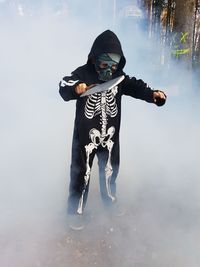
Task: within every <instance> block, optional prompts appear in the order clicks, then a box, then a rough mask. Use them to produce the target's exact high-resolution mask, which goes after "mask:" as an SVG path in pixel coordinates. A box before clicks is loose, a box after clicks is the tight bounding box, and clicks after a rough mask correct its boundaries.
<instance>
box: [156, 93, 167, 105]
mask: <svg viewBox="0 0 200 267" xmlns="http://www.w3.org/2000/svg"><path fill="white" fill-rule="evenodd" d="M166 98H167V96H166V95H165V93H164V92H162V91H159V90H156V91H154V92H153V100H154V103H155V104H156V105H157V106H162V105H164V104H165V102H166Z"/></svg>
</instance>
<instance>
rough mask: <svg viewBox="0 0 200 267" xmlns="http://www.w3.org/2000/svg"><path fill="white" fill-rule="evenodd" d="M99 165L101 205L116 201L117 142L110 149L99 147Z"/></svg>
mask: <svg viewBox="0 0 200 267" xmlns="http://www.w3.org/2000/svg"><path fill="white" fill-rule="evenodd" d="M97 157H98V165H99V183H100V192H101V197H102V200H103V203H104V204H105V205H108V204H111V203H113V202H115V201H116V178H117V175H118V171H119V142H117V143H113V145H112V149H110V148H109V147H108V149H107V148H102V147H99V148H98V150H97Z"/></svg>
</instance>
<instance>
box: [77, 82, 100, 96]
mask: <svg viewBox="0 0 200 267" xmlns="http://www.w3.org/2000/svg"><path fill="white" fill-rule="evenodd" d="M95 85H96V84H92V85H90V86H87V84H85V83H79V84H78V85H77V86H76V87H75V91H76V93H77V94H79V95H81V94H83V93H85V92H86V91H87V90H89V89H90V88H92V87H93V86H95Z"/></svg>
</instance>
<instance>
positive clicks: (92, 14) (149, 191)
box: [0, 0, 200, 267]
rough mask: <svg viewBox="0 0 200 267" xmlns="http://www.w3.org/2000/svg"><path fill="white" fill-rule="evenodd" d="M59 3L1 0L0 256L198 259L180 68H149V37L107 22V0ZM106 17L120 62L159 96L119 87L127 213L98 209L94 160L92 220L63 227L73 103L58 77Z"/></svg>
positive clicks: (194, 140)
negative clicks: (75, 228)
mask: <svg viewBox="0 0 200 267" xmlns="http://www.w3.org/2000/svg"><path fill="white" fill-rule="evenodd" d="M106 2H107V3H106ZM13 3H14V4H13ZM58 3H60V5H57V6H54V4H53V3H51V2H50V1H45V3H44V4H42V5H40V4H37V5H35V6H34V5H33V3H31V2H30V3H29V2H28V1H24V2H21V9H19V3H18V2H17V1H16V2H15V1H14V2H12V1H0V10H1V11H2V12H0V23H1V25H2V27H1V28H0V36H1V42H0V58H1V64H0V73H1V75H0V81H1V93H0V94H1V98H0V99H1V100H0V101H1V104H0V114H1V115H0V116H1V154H0V159H1V163H2V164H1V170H0V177H1V180H0V211H1V217H0V229H1V230H0V249H1V258H0V263H1V266H5V267H10V266H13V265H15V266H16V267H18V266H20V267H23V266H24V267H25V266H26V267H27V266H28V267H29V266H36V267H38V266H59V267H61V266H95V265H96V266H111V265H113V266H137V267H141V266H142V267H145V266H148V267H150V266H154V267H156V266H159V267H160V266H176V267H179V266H181V267H186V266H191V267H196V266H199V264H200V257H199V240H200V238H199V237H200V236H199V223H200V216H199V209H200V197H199V186H200V183H199V180H198V179H199V175H200V171H199V163H198V161H199V158H200V157H199V156H200V155H199V149H200V143H199V135H200V127H199V115H198V114H199V112H200V107H199V95H198V94H197V88H195V87H194V86H193V83H192V82H191V76H190V75H189V72H188V71H187V70H186V69H184V68H181V67H180V66H176V65H174V66H173V67H171V69H168V68H166V67H163V68H158V67H157V64H156V63H157V54H158V53H157V52H158V49H159V48H158V47H156V46H155V44H154V43H152V42H150V41H149V40H148V39H147V37H146V36H145V35H144V34H143V33H142V31H140V27H139V26H134V27H133V28H132V25H133V24H134V25H135V22H134V23H133V21H132V20H130V21H128V20H127V21H126V24H125V25H126V27H125V28H124V26H123V27H122V26H121V25H122V23H123V21H122V18H121V20H120V21H115V20H114V19H115V17H114V15H113V6H112V4H111V3H110V4H108V1H98V5H97V7H96V8H94V3H93V1H89V0H87V1H84V2H83V1H76V2H75V3H74V2H73V1H66V2H65V1H60V2H58ZM19 10H21V11H19ZM115 23H116V24H115ZM107 28H110V29H111V30H114V31H115V32H116V33H117V35H118V36H119V38H120V40H121V42H122V47H123V48H124V52H125V56H126V58H127V65H126V68H125V71H126V72H127V73H128V74H130V76H136V77H137V78H142V79H144V80H145V82H147V83H148V84H149V85H151V86H152V87H154V88H155V89H163V90H164V91H165V92H166V93H167V95H168V100H167V104H166V105H165V106H164V107H161V108H158V107H156V106H154V105H151V104H148V103H145V102H143V101H140V100H136V99H132V98H130V97H129V98H128V97H124V98H123V102H122V125H121V133H120V140H121V141H120V142H121V166H120V173H119V177H118V182H117V191H118V197H119V200H120V202H121V203H122V204H123V205H124V206H125V208H126V209H127V215H126V216H123V217H119V218H116V219H113V218H110V216H109V214H106V213H105V211H104V210H103V209H102V207H101V202H100V194H99V188H98V187H99V186H98V175H97V173H98V170H97V164H96V162H94V168H93V170H92V177H91V178H92V179H91V188H90V192H89V199H88V206H87V210H86V212H88V213H89V214H90V217H91V222H90V223H89V224H88V226H87V228H86V229H85V230H84V231H83V232H81V233H78V234H76V233H72V232H70V231H69V230H68V229H67V227H66V225H67V222H66V200H67V195H68V183H69V180H68V177H69V168H70V156H71V139H72V131H73V123H74V112H75V102H74V101H71V102H67V103H65V102H64V101H63V100H62V99H61V97H60V96H59V94H58V83H59V81H60V80H61V79H62V77H63V76H65V75H67V74H70V73H71V71H72V70H74V69H75V68H76V67H78V66H80V65H83V64H84V63H85V62H86V59H87V55H88V52H89V50H90V48H91V45H92V42H93V40H94V38H95V37H96V36H97V35H98V34H99V33H101V32H102V31H103V30H105V29H107Z"/></svg>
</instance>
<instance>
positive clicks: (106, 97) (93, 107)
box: [77, 86, 118, 214]
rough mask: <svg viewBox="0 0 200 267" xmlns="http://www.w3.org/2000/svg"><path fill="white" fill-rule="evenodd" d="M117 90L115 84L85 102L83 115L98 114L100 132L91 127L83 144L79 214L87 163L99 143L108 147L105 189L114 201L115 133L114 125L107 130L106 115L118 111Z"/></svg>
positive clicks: (111, 114) (87, 173)
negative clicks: (112, 183) (112, 189)
mask: <svg viewBox="0 0 200 267" xmlns="http://www.w3.org/2000/svg"><path fill="white" fill-rule="evenodd" d="M117 91H118V90H117V86H115V87H113V88H112V89H111V90H109V91H108V92H102V93H96V94H93V95H90V96H89V97H88V99H87V102H86V106H85V116H86V117H87V118H88V119H92V118H94V117H95V116H97V115H100V124H101V132H100V131H99V130H97V129H95V128H93V129H91V130H90V132H89V137H90V140H91V143H89V144H88V145H86V146H85V151H86V173H85V176H84V181H85V184H84V189H83V191H82V195H81V198H80V200H79V206H78V210H77V212H78V213H79V214H82V213H83V198H84V194H85V190H86V188H87V185H88V182H89V179H90V174H91V168H90V165H89V160H90V155H91V153H92V152H93V150H94V149H97V148H98V146H99V145H101V146H102V147H106V148H107V149H108V160H107V163H106V167H105V177H106V190H107V194H108V197H109V198H110V199H111V200H112V201H115V197H114V196H112V193H111V189H110V179H111V176H112V173H113V168H112V165H111V153H112V148H113V145H114V142H113V141H112V140H111V139H112V137H113V135H114V133H115V127H114V126H111V127H110V128H109V129H108V130H107V123H108V122H107V120H108V119H107V116H110V117H115V116H116V115H117V113H118V108H117V104H116V99H115V95H116V93H117Z"/></svg>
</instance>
